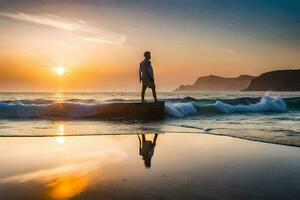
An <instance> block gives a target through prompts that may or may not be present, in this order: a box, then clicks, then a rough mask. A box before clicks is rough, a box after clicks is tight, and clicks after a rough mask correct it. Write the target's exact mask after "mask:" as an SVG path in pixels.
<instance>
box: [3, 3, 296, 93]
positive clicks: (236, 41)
mask: <svg viewBox="0 0 300 200" xmlns="http://www.w3.org/2000/svg"><path fill="white" fill-rule="evenodd" d="M14 6H15V5H14ZM15 7H16V6H15ZM15 7H13V8H14V9H12V8H11V9H5V8H3V9H0V32H1V35H0V75H1V79H0V91H36V92H38V91H57V90H64V91H137V90H139V87H140V85H139V82H138V66H139V62H140V61H141V60H142V59H143V56H142V54H143V52H144V51H145V50H150V51H151V52H152V58H153V59H152V64H153V67H154V72H155V79H156V82H157V88H158V90H159V91H169V90H173V89H175V88H176V87H178V86H179V85H180V84H190V83H193V82H194V81H195V79H196V78H197V77H199V76H204V75H209V74H214V75H220V76H226V77H230V76H238V75H240V74H249V75H259V74H260V73H262V72H266V71H270V70H277V69H288V68H296V67H297V66H299V65H300V59H299V47H298V46H296V45H295V46H291V45H289V44H287V42H286V43H285V42H284V41H283V42H282V41H280V42H278V41H276V40H274V42H273V41H272V40H271V41H269V40H267V39H264V38H263V37H258V36H257V35H258V34H256V32H255V30H254V31H253V32H251V34H250V33H248V32H243V31H239V29H236V30H235V29H226V28H224V27H222V26H220V25H218V24H217V23H213V22H210V21H209V20H208V21H205V20H202V19H201V20H199V22H197V20H196V21H195V20H194V21H193V20H189V19H188V18H184V17H180V15H179V14H178V16H177V15H175V16H174V15H160V14H157V13H153V12H150V11H149V10H148V12H145V11H144V10H143V9H134V8H131V7H130V6H129V7H117V6H114V5H109V6H106V5H104V6H97V7H95V6H92V5H78V4H74V5H71V6H70V5H68V6H67V7H66V6H65V5H57V4H47V5H46V4H43V5H38V6H32V7H28V6H25V5H20V6H18V7H17V8H15ZM65 8H68V9H65ZM199 19H200V18H199ZM270 31H271V30H270ZM56 66H63V67H65V70H66V72H65V75H64V76H58V75H57V74H56V73H55V72H54V71H53V68H54V67H56Z"/></svg>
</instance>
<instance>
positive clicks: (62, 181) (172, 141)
mask: <svg viewBox="0 0 300 200" xmlns="http://www.w3.org/2000/svg"><path fill="white" fill-rule="evenodd" d="M153 137H154V134H148V135H146V138H147V140H152V139H153ZM0 143H1V145H0V160H1V166H0V168H1V170H0V171H1V174H0V199H241V198H242V199H275V198H276V199H297V196H298V195H299V194H300V189H299V188H300V187H299V182H300V172H299V167H300V149H299V148H295V147H288V146H283V145H274V144H265V143H260V142H253V141H247V140H241V139H236V138H229V137H222V136H212V135H207V134H199V133H198V134H185V133H165V134H158V137H157V142H156V146H155V150H154V154H153V157H152V161H151V167H150V168H146V167H145V166H144V161H143V159H142V157H141V156H140V155H139V140H138V137H137V135H113V136H108V135H106V136H105V135H103V136H86V137H61V136H59V137H43V138H35V137H29V138H1V139H0Z"/></svg>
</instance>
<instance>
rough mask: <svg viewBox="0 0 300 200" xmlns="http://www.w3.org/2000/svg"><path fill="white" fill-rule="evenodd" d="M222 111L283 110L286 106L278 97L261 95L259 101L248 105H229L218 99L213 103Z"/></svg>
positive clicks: (285, 109)
mask: <svg viewBox="0 0 300 200" xmlns="http://www.w3.org/2000/svg"><path fill="white" fill-rule="evenodd" d="M215 106H216V107H217V109H218V110H219V111H220V112H222V113H253V112H285V111H287V106H286V104H285V102H284V100H283V99H282V98H280V97H275V98H273V97H268V96H266V97H262V98H261V100H260V102H258V103H256V104H250V105H230V104H226V103H223V102H220V101H217V102H216V103H215Z"/></svg>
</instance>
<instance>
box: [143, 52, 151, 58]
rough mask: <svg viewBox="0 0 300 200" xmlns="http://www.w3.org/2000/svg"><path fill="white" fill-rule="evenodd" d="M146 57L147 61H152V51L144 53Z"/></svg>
mask: <svg viewBox="0 0 300 200" xmlns="http://www.w3.org/2000/svg"><path fill="white" fill-rule="evenodd" d="M144 57H145V58H146V59H147V60H150V59H151V53H150V51H146V52H145V53H144Z"/></svg>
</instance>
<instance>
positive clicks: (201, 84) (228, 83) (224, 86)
mask: <svg viewBox="0 0 300 200" xmlns="http://www.w3.org/2000/svg"><path fill="white" fill-rule="evenodd" d="M254 78H255V77H254V76H249V75H240V76H239V77H234V78H225V77H220V76H213V75H210V76H203V77H199V78H198V79H197V80H196V82H195V83H194V84H193V85H181V86H180V87H179V88H178V89H176V91H209V90H212V91H240V90H243V89H245V88H247V87H248V86H249V84H250V83H251V81H252V79H254Z"/></svg>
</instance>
